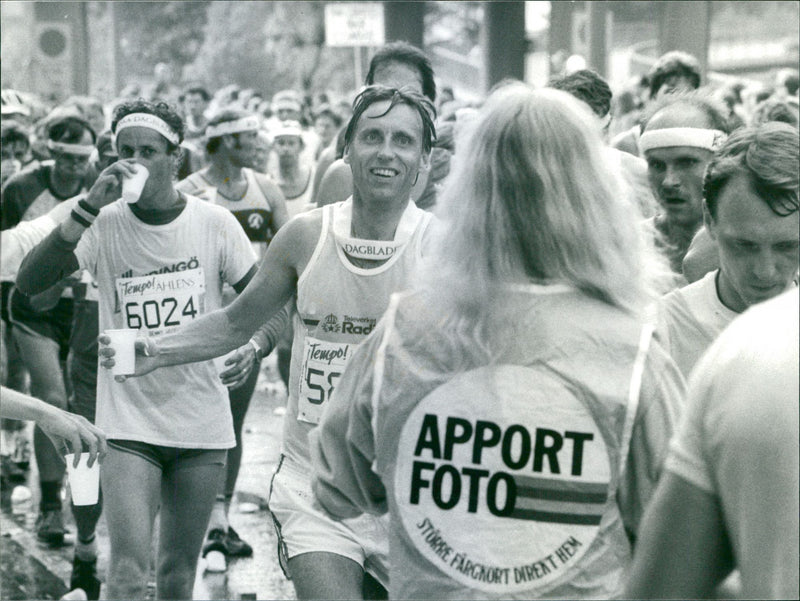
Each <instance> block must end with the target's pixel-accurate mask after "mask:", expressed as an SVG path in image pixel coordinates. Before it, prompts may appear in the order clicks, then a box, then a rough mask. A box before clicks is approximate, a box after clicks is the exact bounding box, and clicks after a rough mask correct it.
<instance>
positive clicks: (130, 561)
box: [100, 446, 161, 599]
mask: <svg viewBox="0 0 800 601" xmlns="http://www.w3.org/2000/svg"><path fill="white" fill-rule="evenodd" d="M100 476H101V484H102V487H103V496H104V497H105V514H106V523H107V524H108V535H109V539H110V542H111V557H110V558H109V568H108V579H107V581H106V582H107V587H106V593H105V597H106V598H107V599H144V598H145V597H146V596H147V581H148V578H149V576H150V548H151V538H152V533H153V521H154V520H155V516H156V512H157V511H158V506H159V496H160V490H161V470H160V469H159V468H158V467H157V466H156V465H154V464H153V463H151V462H150V461H148V460H146V459H144V458H142V457H141V456H139V455H136V454H134V453H130V452H127V451H121V450H119V449H117V448H115V447H112V446H109V448H108V455H106V458H105V461H103V463H102V465H101V466H100Z"/></svg>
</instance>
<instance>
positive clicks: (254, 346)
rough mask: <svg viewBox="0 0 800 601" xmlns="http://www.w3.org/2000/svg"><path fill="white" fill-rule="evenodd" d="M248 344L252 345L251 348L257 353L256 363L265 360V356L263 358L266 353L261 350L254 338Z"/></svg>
mask: <svg viewBox="0 0 800 601" xmlns="http://www.w3.org/2000/svg"><path fill="white" fill-rule="evenodd" d="M248 342H249V343H250V346H252V347H253V350H254V351H255V352H256V361H261V359H263V358H264V356H263V355H264V351H263V350H261V347H260V346H258V342H256V341H255V340H253V339H252V338H251V339H250V340H249V341H248Z"/></svg>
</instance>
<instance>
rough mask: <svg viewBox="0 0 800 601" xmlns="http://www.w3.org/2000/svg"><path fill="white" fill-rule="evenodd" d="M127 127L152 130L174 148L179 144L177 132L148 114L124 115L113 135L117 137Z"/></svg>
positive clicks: (161, 120) (159, 119)
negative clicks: (173, 145)
mask: <svg viewBox="0 0 800 601" xmlns="http://www.w3.org/2000/svg"><path fill="white" fill-rule="evenodd" d="M128 127H146V128H147V129H152V130H153V131H156V132H158V133H160V134H161V135H162V136H164V137H165V138H166V139H167V140H168V141H169V142H171V143H172V144H175V145H176V146H177V145H178V144H179V143H180V137H179V136H178V134H177V132H175V130H174V129H172V128H171V127H170V126H169V125H167V122H166V121H164V120H163V119H161V118H160V117H156V116H155V115H151V114H150V113H131V114H130V115H125V116H124V117H123V118H122V119H120V120H119V123H117V129H116V132H115V133H116V134H117V135H119V132H121V131H122V130H123V129H126V128H128Z"/></svg>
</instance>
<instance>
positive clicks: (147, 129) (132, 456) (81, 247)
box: [17, 100, 256, 599]
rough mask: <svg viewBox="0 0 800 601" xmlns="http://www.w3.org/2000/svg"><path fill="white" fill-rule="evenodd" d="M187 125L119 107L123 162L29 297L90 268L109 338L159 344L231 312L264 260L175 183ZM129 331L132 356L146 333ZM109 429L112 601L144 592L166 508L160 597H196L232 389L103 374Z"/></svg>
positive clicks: (183, 370) (52, 246) (24, 271)
mask: <svg viewBox="0 0 800 601" xmlns="http://www.w3.org/2000/svg"><path fill="white" fill-rule="evenodd" d="M183 127H184V126H183V122H182V120H181V118H180V116H179V115H178V114H177V113H176V112H175V111H174V109H172V108H171V107H170V106H169V105H167V104H165V103H157V104H156V103H151V102H147V101H143V100H136V101H130V102H126V103H123V104H121V105H120V106H119V107H117V109H116V111H115V114H114V117H113V120H112V131H113V132H114V133H115V134H116V146H117V151H118V153H119V158H120V160H119V161H117V162H116V163H114V164H113V165H111V166H109V167H107V168H106V169H104V170H103V171H102V172H101V173H100V175H99V176H98V178H97V181H96V182H95V184H94V186H92V188H91V190H90V191H89V194H88V195H87V197H86V199H85V200H82V201H80V202H79V203H78V204H77V205H76V207H75V208H74V209H73V211H72V213H71V216H70V218H69V219H67V220H65V221H64V222H62V223H61V224H60V226H59V227H58V228H57V229H56V230H55V231H54V232H53V233H52V234H50V236H48V237H47V238H46V239H45V240H44V241H43V242H42V243H41V244H40V245H39V246H38V247H36V248H35V249H34V250H33V251H32V252H31V254H30V255H29V256H28V257H27V258H26V260H25V261H24V262H23V264H22V266H21V268H20V272H19V276H18V279H17V284H18V285H19V286H20V289H21V290H23V291H24V292H27V293H33V292H36V291H38V290H40V289H43V288H46V287H48V286H49V285H52V283H53V282H55V281H58V280H59V279H61V278H62V277H63V276H64V275H66V274H69V273H72V272H74V271H75V270H77V269H86V270H88V271H89V272H90V273H91V275H92V276H93V278H94V279H95V280H96V281H97V284H98V291H99V297H100V302H99V305H100V330H101V331H107V330H121V329H124V330H133V331H134V332H133V334H134V335H135V334H136V333H137V332H138V333H139V334H142V333H143V332H147V335H148V336H149V337H152V338H154V339H157V338H158V337H160V336H162V335H165V334H166V333H168V332H170V331H173V330H175V329H177V328H178V327H180V326H181V325H185V324H188V323H189V322H191V321H193V320H195V319H197V318H198V317H200V316H201V315H203V314H204V313H207V312H209V311H213V310H214V309H217V308H219V307H220V306H221V297H222V285H223V283H228V284H230V285H231V286H233V288H234V289H235V290H237V291H241V290H243V289H244V287H245V286H246V285H247V283H248V282H249V281H250V278H251V277H252V276H253V274H254V273H255V260H256V257H255V254H254V252H253V249H252V247H251V246H250V243H249V241H248V239H247V237H246V236H245V234H244V232H243V231H242V228H241V226H240V225H239V223H238V222H237V221H236V219H235V218H234V217H233V215H231V214H230V212H228V211H226V210H225V209H223V208H221V207H217V206H214V205H212V204H209V203H207V202H203V201H202V200H200V199H198V198H195V197H192V196H189V195H186V194H184V193H181V192H178V191H176V190H175V187H174V185H173V175H174V172H175V168H176V165H177V163H178V161H179V158H180V147H179V145H180V142H181V139H182V137H183ZM140 167H144V168H146V169H147V172H148V176H147V178H146V180H145V182H144V185H143V186H142V188H141V191H140V193H139V195H138V198H137V199H136V201H135V202H133V203H129V202H125V201H124V200H122V199H121V196H122V191H123V189H125V190H126V191H127V190H128V188H129V185H130V184H129V183H126V182H128V181H129V180H131V179H133V176H134V175H135V174H136V173H138V171H139V168H140ZM133 196H134V195H131V197H130V198H131V199H133ZM118 199H119V200H118ZM101 209H102V211H101ZM123 335H124V334H123ZM127 336H128V337H129V338H128V342H127V344H128V348H129V350H130V349H131V344H132V342H133V341H132V338H135V336H132V335H131V333H128V334H127ZM100 340H101V342H103V343H105V344H107V343H108V341H109V340H110V338H109V337H108V335H104V336H101V338H100ZM117 348H118V349H119V352H120V353H122V352H123V349H122V346H118V347H117ZM253 353H254V350H253V347H252V346H251V345H250V344H249V343H246V344H245V345H244V346H243V347H242V348H240V349H239V351H238V352H237V353H235V355H234V357H233V358H232V359H229V360H228V364H229V365H231V367H230V369H229V370H228V372H230V373H229V376H230V377H241V375H242V374H243V373H247V372H248V371H249V369H251V366H252V363H253V361H252V356H253ZM129 369H130V368H129ZM125 371H127V370H125ZM226 373H227V372H226ZM221 375H222V376H223V377H225V375H226V374H225V373H223V374H221ZM97 425H98V426H99V427H100V428H102V429H103V430H104V431H105V432H106V434H107V436H108V446H109V452H108V456H107V458H106V461H105V462H104V464H103V466H102V469H101V478H102V487H103V495H104V497H105V499H106V501H107V502H106V503H105V507H106V518H107V522H108V529H109V536H110V539H111V562H110V566H109V576H108V579H107V582H108V590H107V591H106V596H107V597H108V598H127V599H141V598H144V597H145V596H146V587H147V581H148V576H149V565H150V557H149V556H150V548H151V539H152V534H153V525H154V516H155V515H156V512H157V511H158V510H159V507H160V511H161V520H160V525H161V532H160V535H159V551H158V562H157V566H158V568H157V588H158V595H159V597H162V598H174V599H188V598H191V595H192V587H193V583H194V578H195V571H196V568H197V558H198V556H199V553H200V549H201V545H202V541H203V535H204V533H205V528H206V524H207V521H208V518H209V514H210V511H211V507H212V505H213V502H214V494H215V492H216V490H217V489H218V485H217V483H218V482H219V481H220V478H221V477H222V475H223V472H224V465H225V454H226V450H227V449H228V448H230V447H232V446H233V445H234V435H233V427H232V419H231V413H230V407H229V405H228V397H227V392H226V390H225V387H224V386H223V383H222V382H221V381H220V377H219V376H218V374H217V370H216V368H215V366H214V364H213V362H212V361H211V360H208V361H201V362H197V363H193V364H189V365H183V366H180V367H174V368H170V369H167V370H162V371H161V372H159V373H158V374H157V375H153V376H152V377H144V378H141V379H137V380H130V381H127V382H125V383H119V382H116V381H115V380H114V375H113V374H112V373H111V372H107V371H106V372H102V373H100V374H99V375H98V394H97Z"/></svg>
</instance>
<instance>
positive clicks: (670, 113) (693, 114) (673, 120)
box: [645, 102, 713, 131]
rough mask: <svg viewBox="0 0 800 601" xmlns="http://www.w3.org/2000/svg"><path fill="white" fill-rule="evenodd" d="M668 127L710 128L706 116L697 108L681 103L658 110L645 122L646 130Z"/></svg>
mask: <svg viewBox="0 0 800 601" xmlns="http://www.w3.org/2000/svg"><path fill="white" fill-rule="evenodd" d="M669 127H697V128H702V129H709V128H712V127H713V126H712V124H711V123H710V121H709V119H708V116H707V115H706V114H705V113H704V112H703V111H702V110H700V109H699V108H697V107H695V106H692V105H689V104H683V103H680V102H679V103H676V104H672V105H670V106H667V107H665V108H663V109H661V110H660V111H658V112H657V113H656V114H655V115H653V117H652V118H651V119H650V121H648V122H647V127H645V130H646V131H650V130H654V129H666V128H669Z"/></svg>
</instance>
